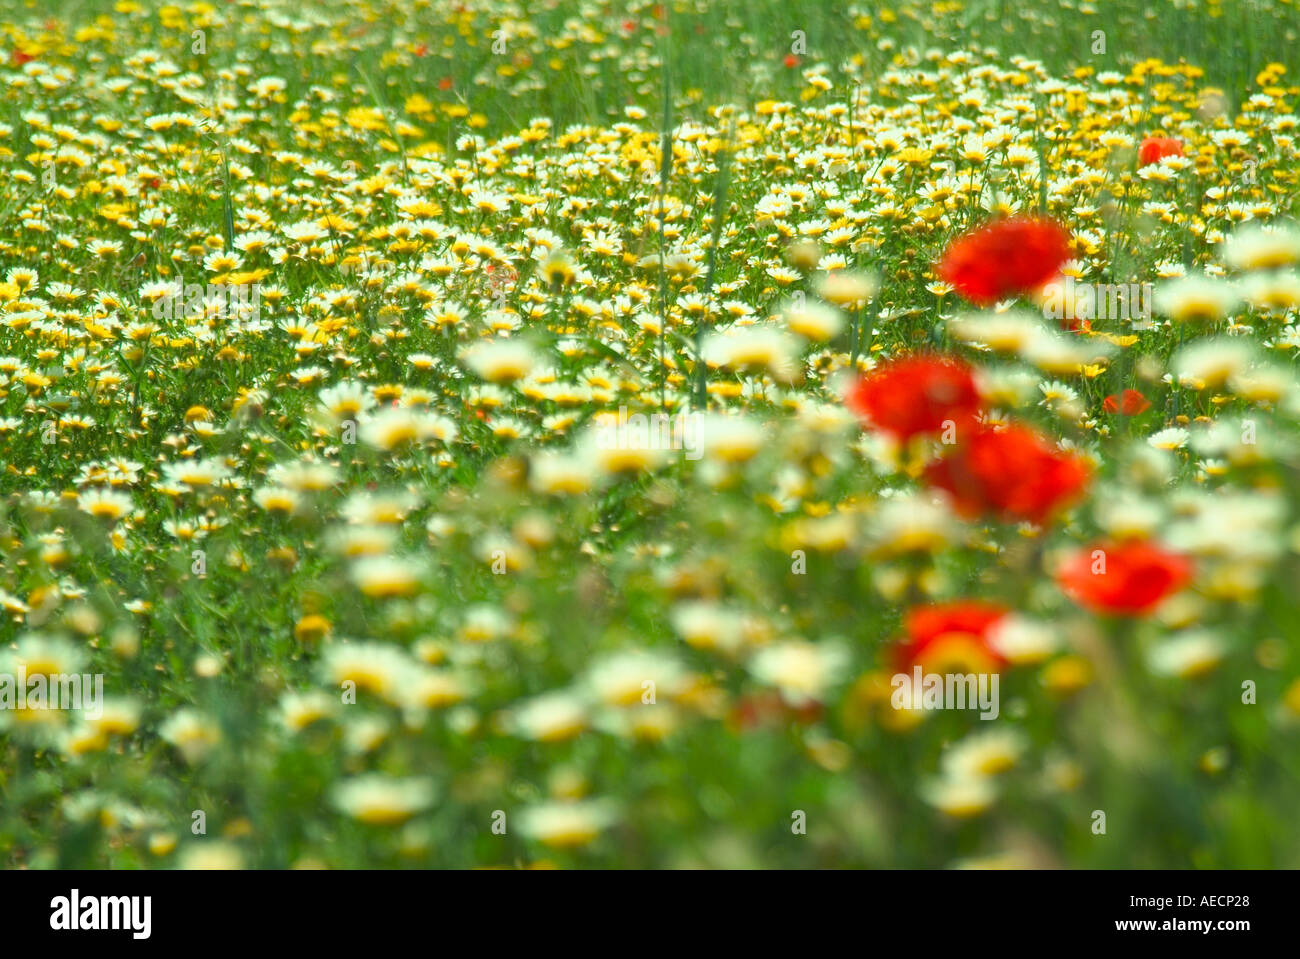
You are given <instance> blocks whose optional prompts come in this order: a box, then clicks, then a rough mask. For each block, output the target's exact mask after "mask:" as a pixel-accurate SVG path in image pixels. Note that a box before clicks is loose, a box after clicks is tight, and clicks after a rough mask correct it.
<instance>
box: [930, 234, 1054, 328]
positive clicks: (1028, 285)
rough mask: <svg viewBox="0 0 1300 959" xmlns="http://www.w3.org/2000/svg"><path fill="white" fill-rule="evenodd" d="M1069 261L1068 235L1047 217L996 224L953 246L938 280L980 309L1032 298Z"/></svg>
mask: <svg viewBox="0 0 1300 959" xmlns="http://www.w3.org/2000/svg"><path fill="white" fill-rule="evenodd" d="M1069 258H1070V234H1069V233H1068V232H1066V231H1065V230H1064V229H1063V228H1062V227H1060V226H1058V225H1057V224H1056V223H1055V222H1053V221H1052V220H1049V219H1046V218H1043V217H1031V216H1015V217H1010V218H1008V219H1005V220H995V221H993V222H992V223H989V224H987V225H986V226H983V227H980V228H979V229H978V230H975V231H974V232H972V233H967V234H966V235H965V236H962V237H959V238H957V239H956V240H954V241H953V242H952V243H951V244H949V246H948V249H947V250H946V251H945V252H944V255H943V259H942V260H940V262H939V267H938V274H939V278H940V279H942V280H943V281H944V282H945V283H949V284H951V285H952V287H953V288H954V289H955V290H956V291H957V292H958V293H959V294H960V295H961V296H963V297H965V298H966V299H968V300H970V301H971V302H972V303H976V304H978V305H980V306H987V305H989V304H992V303H996V302H997V301H998V300H1002V299H1006V298H1007V297H1009V296H1020V295H1022V294H1026V293H1031V292H1034V291H1036V290H1039V289H1042V287H1043V286H1044V285H1045V284H1046V283H1047V282H1048V281H1049V280H1051V279H1052V278H1053V277H1055V276H1056V275H1057V274H1058V273H1059V272H1060V270H1061V264H1063V263H1064V262H1065V261H1066V260H1068V259H1069Z"/></svg>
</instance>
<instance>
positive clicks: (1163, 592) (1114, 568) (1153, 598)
mask: <svg viewBox="0 0 1300 959" xmlns="http://www.w3.org/2000/svg"><path fill="white" fill-rule="evenodd" d="M1191 578H1192V562H1191V560H1189V559H1188V558H1187V557H1186V556H1184V555H1182V554H1181V553H1175V552H1172V551H1170V550H1166V549H1164V548H1162V547H1161V546H1159V545H1157V544H1156V543H1153V542H1150V541H1147V540H1138V541H1128V542H1099V543H1095V544H1094V545H1092V546H1090V547H1088V548H1086V549H1083V550H1080V551H1078V552H1077V553H1075V554H1073V555H1072V556H1071V557H1069V558H1068V559H1067V560H1066V561H1065V562H1064V563H1063V564H1062V565H1061V567H1060V569H1059V570H1058V571H1057V575H1056V579H1057V582H1058V583H1059V584H1060V586H1061V589H1062V590H1064V591H1065V593H1066V595H1067V596H1069V597H1070V598H1071V599H1073V600H1074V601H1075V602H1076V603H1078V604H1080V605H1081V606H1085V607H1087V608H1088V609H1091V610H1093V611H1094V612H1098V613H1111V614H1114V615H1120V616H1143V615H1145V614H1147V613H1149V612H1151V611H1152V610H1153V609H1154V608H1155V607H1156V606H1157V605H1158V604H1159V603H1160V601H1161V600H1163V599H1164V598H1165V597H1166V596H1169V595H1171V594H1173V593H1175V592H1177V591H1178V590H1180V589H1182V588H1183V586H1185V585H1186V584H1187V583H1188V582H1189V581H1190V580H1191Z"/></svg>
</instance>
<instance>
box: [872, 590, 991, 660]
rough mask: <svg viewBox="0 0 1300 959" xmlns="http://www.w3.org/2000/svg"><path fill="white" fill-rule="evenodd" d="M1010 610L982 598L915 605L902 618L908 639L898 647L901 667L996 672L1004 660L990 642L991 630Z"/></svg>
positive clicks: (898, 658)
mask: <svg viewBox="0 0 1300 959" xmlns="http://www.w3.org/2000/svg"><path fill="white" fill-rule="evenodd" d="M1008 612H1009V610H1007V608H1006V607H1004V606H999V605H997V604H996V603H986V602H983V601H981V600H959V601H957V602H952V603H934V604H932V605H929V606H915V607H913V608H912V609H910V610H908V612H907V616H906V617H905V618H904V620H903V629H904V631H905V632H906V633H907V638H906V639H905V640H904V641H903V643H902V644H901V645H900V646H899V647H898V649H897V654H896V656H897V658H896V663H897V666H898V668H899V669H902V670H910V669H911V668H912V667H913V666H920V667H921V668H922V669H923V670H925V671H928V672H946V671H948V670H946V669H945V668H944V667H948V666H951V667H956V668H957V670H958V671H962V672H966V671H970V670H968V669H966V667H970V668H971V669H973V670H974V671H975V672H993V671H996V670H997V669H998V668H1000V667H1001V666H1002V665H1003V664H1004V663H1005V659H1004V658H1003V656H1002V654H1001V653H999V652H998V651H997V650H996V649H994V648H993V646H992V645H990V643H989V632H990V630H991V629H992V628H993V626H994V625H995V624H996V623H998V622H999V621H1000V620H1001V619H1002V617H1004V616H1006V615H1007V613H1008Z"/></svg>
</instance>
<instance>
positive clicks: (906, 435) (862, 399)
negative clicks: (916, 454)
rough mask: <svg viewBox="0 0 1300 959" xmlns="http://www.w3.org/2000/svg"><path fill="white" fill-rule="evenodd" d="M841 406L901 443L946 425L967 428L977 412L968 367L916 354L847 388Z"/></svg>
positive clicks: (881, 367) (976, 395)
mask: <svg viewBox="0 0 1300 959" xmlns="http://www.w3.org/2000/svg"><path fill="white" fill-rule="evenodd" d="M845 402H846V403H847V404H848V407H849V408H850V409H851V410H853V411H854V412H855V413H857V414H858V415H859V416H860V417H862V419H863V421H864V422H865V423H866V424H867V425H868V426H870V427H872V428H874V429H878V430H883V431H884V432H886V433H890V434H892V435H893V436H895V437H897V438H898V439H899V440H900V441H903V442H906V441H907V440H909V439H911V438H912V437H913V436H919V435H922V434H925V433H937V432H939V431H941V430H943V429H945V428H946V427H947V425H948V424H949V423H951V424H952V425H953V426H954V427H957V428H964V427H966V426H969V425H971V424H972V423H973V422H974V421H975V417H976V416H977V415H978V414H979V411H980V408H981V403H980V395H979V390H978V389H977V388H976V386H975V377H974V375H973V374H972V372H971V369H970V367H969V366H967V365H966V364H965V363H963V362H962V361H961V360H959V359H955V358H950V357H945V356H929V355H926V354H919V353H918V354H913V355H911V356H904V357H900V358H899V359H896V360H890V361H888V362H885V363H882V364H880V365H879V366H877V367H876V368H875V369H874V370H872V371H871V372H870V373H868V374H867V375H866V376H864V377H862V378H861V379H860V380H858V382H857V383H855V384H854V385H853V386H852V387H850V388H849V391H848V395H847V396H846V397H845Z"/></svg>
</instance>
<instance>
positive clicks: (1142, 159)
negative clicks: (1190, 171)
mask: <svg viewBox="0 0 1300 959" xmlns="http://www.w3.org/2000/svg"><path fill="white" fill-rule="evenodd" d="M1182 155H1183V141H1182V140H1177V139H1175V138H1173V137H1147V138H1146V139H1145V140H1143V141H1142V145H1141V146H1139V147H1138V166H1148V165H1149V164H1152V163H1159V162H1160V161H1161V160H1162V159H1164V158H1165V157H1180V156H1182Z"/></svg>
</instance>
